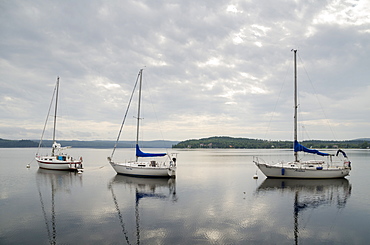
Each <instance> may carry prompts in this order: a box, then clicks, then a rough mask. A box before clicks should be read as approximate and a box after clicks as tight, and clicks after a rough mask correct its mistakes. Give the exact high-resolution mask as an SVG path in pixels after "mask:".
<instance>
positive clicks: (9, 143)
mask: <svg viewBox="0 0 370 245" xmlns="http://www.w3.org/2000/svg"><path fill="white" fill-rule="evenodd" d="M38 145H39V144H38V143H37V142H35V141H32V140H6V139H1V138H0V148H5V147H6V148H16V147H38Z"/></svg>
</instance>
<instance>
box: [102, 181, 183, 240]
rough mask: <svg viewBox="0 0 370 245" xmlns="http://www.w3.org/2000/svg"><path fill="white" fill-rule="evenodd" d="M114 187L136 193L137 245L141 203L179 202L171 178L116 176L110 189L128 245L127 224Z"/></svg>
mask: <svg viewBox="0 0 370 245" xmlns="http://www.w3.org/2000/svg"><path fill="white" fill-rule="evenodd" d="M114 186H120V188H122V186H123V187H126V188H129V189H130V190H131V191H132V190H134V192H135V221H136V244H140V231H141V230H140V214H139V202H140V200H142V199H146V198H148V199H162V200H170V201H172V202H176V201H177V199H178V198H177V195H176V179H174V178H171V179H167V178H165V179H164V178H138V177H130V176H124V175H116V176H115V177H114V178H113V179H112V180H111V181H110V182H109V184H108V188H109V189H110V190H111V194H112V199H113V202H114V205H115V209H116V212H117V215H118V218H119V221H120V225H121V228H122V233H123V234H124V237H125V240H126V243H127V244H131V243H130V239H129V236H128V231H127V228H126V223H125V222H124V216H123V213H122V212H121V209H120V207H119V204H118V200H117V196H116V194H115V191H114Z"/></svg>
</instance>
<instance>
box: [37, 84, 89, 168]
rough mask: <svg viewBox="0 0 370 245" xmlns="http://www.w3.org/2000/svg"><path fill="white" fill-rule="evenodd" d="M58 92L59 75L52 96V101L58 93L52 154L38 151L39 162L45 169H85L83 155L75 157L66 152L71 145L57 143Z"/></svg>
mask: <svg viewBox="0 0 370 245" xmlns="http://www.w3.org/2000/svg"><path fill="white" fill-rule="evenodd" d="M58 94H59V77H58V78H57V83H56V85H55V89H54V94H53V97H52V102H53V99H54V95H56V96H55V109H54V129H53V145H52V148H51V155H50V156H49V155H44V156H42V155H39V154H38V153H37V154H36V161H37V162H38V164H39V167H40V168H44V169H52V170H69V171H82V169H83V167H82V157H79V158H77V159H75V158H73V157H72V156H70V155H68V154H66V153H65V152H64V150H66V149H68V148H70V147H62V146H61V144H59V143H57V142H56V139H55V130H56V124H57V109H58ZM52 102H51V103H52ZM50 106H51V104H50ZM49 112H50V108H49ZM48 117H49V114H48V116H47V118H46V122H45V127H46V124H47V121H48ZM45 127H44V130H43V132H42V136H41V140H40V144H39V148H40V146H41V143H42V137H43V135H44V132H45Z"/></svg>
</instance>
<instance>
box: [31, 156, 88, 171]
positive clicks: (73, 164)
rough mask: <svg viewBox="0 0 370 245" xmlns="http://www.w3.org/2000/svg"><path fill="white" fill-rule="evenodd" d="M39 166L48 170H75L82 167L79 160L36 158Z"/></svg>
mask: <svg viewBox="0 0 370 245" xmlns="http://www.w3.org/2000/svg"><path fill="white" fill-rule="evenodd" d="M36 161H37V163H38V165H39V168H42V169H50V170H65V171H77V170H79V169H82V162H81V161H43V160H40V159H38V158H36Z"/></svg>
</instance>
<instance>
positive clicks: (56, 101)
mask: <svg viewBox="0 0 370 245" xmlns="http://www.w3.org/2000/svg"><path fill="white" fill-rule="evenodd" d="M56 86H57V91H56V97H55V111H54V130H53V144H55V143H56V142H55V129H56V126H57V109H58V94H59V77H57V85H56ZM52 155H53V156H54V147H53V149H52Z"/></svg>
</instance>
